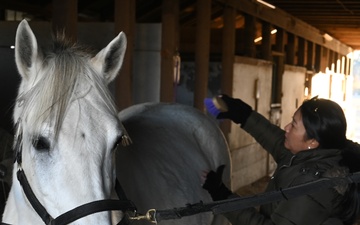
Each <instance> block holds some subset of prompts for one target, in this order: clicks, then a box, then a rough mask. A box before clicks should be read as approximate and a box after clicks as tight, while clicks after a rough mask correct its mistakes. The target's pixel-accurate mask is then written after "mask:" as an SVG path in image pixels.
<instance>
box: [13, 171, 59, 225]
mask: <svg viewBox="0 0 360 225" xmlns="http://www.w3.org/2000/svg"><path fill="white" fill-rule="evenodd" d="M16 175H17V178H18V180H19V182H20V184H21V186H22V187H23V190H24V193H25V195H26V197H27V199H28V200H29V202H30V204H31V205H32V207H33V208H34V210H35V211H36V212H37V214H38V215H39V216H40V217H41V219H42V220H43V221H44V223H45V224H50V221H52V220H53V218H52V217H51V216H50V214H49V213H48V212H47V211H46V209H45V208H44V206H43V205H42V204H41V203H40V202H39V200H38V199H37V198H36V196H35V194H34V192H33V191H32V189H31V187H30V184H29V182H28V180H27V179H26V176H25V173H24V171H23V170H22V169H19V170H18V171H17V173H16Z"/></svg>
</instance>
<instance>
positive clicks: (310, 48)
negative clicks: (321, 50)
mask: <svg viewBox="0 0 360 225" xmlns="http://www.w3.org/2000/svg"><path fill="white" fill-rule="evenodd" d="M306 69H307V70H310V71H313V70H314V43H312V42H311V41H307V57H306Z"/></svg>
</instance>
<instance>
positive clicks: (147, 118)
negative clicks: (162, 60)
mask: <svg viewBox="0 0 360 225" xmlns="http://www.w3.org/2000/svg"><path fill="white" fill-rule="evenodd" d="M125 48H126V38H125V35H124V34H123V33H120V34H119V35H118V36H116V37H115V38H114V39H113V40H112V41H111V42H110V43H109V44H108V45H107V46H106V47H105V48H104V49H102V50H101V51H100V52H99V53H97V54H96V55H95V56H93V55H91V54H90V53H89V52H87V51H85V50H84V49H82V48H80V47H79V46H75V45H71V44H69V43H66V42H65V41H64V40H63V39H61V38H60V39H57V40H55V42H54V47H53V49H52V50H51V51H47V52H42V51H40V49H39V47H38V44H37V40H36V37H35V35H34V34H33V32H32V30H31V28H30V27H29V25H28V23H27V22H26V21H25V20H24V21H22V22H21V23H20V25H19V27H18V29H17V33H16V48H15V60H16V65H17V68H18V71H19V73H20V75H21V78H22V80H21V84H20V87H19V93H18V97H17V100H16V105H15V109H14V116H13V119H14V122H15V124H16V135H15V142H14V149H15V151H16V162H15V164H14V168H13V179H12V187H11V190H10V193H9V197H8V200H7V203H6V207H5V211H4V214H3V223H5V224H12V225H23V224H26V225H31V224H36V225H39V224H44V223H45V224H73V225H74V224H77V225H85V224H86V225H91V224H94V225H95V224H96V225H99V224H101V225H107V224H116V223H118V222H119V221H120V220H121V218H123V215H124V214H123V213H121V212H119V211H107V210H112V209H115V208H116V209H118V208H117V207H118V205H119V204H117V203H118V202H115V203H116V205H117V207H108V206H104V204H107V203H109V202H110V201H111V200H109V199H114V193H115V191H114V186H115V181H116V177H118V178H119V181H120V184H121V185H122V186H123V189H124V191H125V194H126V195H127V197H128V198H129V199H130V200H132V201H133V202H134V203H135V206H136V207H137V208H138V211H139V212H146V210H148V209H150V208H155V209H166V208H173V207H181V206H185V204H187V203H194V202H199V201H204V202H210V201H211V198H210V196H209V194H208V193H207V192H206V191H205V190H203V189H202V188H201V180H200V173H201V171H202V170H206V169H216V168H217V166H219V165H221V164H227V165H230V163H229V154H228V148H227V144H226V141H225V139H224V138H223V136H222V133H221V132H220V130H219V129H218V127H217V126H216V124H215V123H214V121H212V120H211V119H209V118H208V117H206V115H204V114H203V113H201V112H199V111H197V110H195V109H193V108H192V107H189V106H180V105H177V104H143V105H138V106H133V107H130V108H128V109H126V110H124V111H122V112H121V113H120V114H119V116H118V115H117V113H118V112H117V110H116V107H115V104H114V102H113V101H112V98H111V94H110V92H109V90H108V88H107V85H108V84H109V83H110V82H111V81H112V80H113V79H114V78H115V77H116V75H117V74H118V72H119V70H120V67H121V64H122V61H123V57H124V53H125ZM119 118H120V119H119ZM120 120H122V121H123V122H124V124H125V127H126V129H128V130H129V133H130V137H131V138H132V141H133V144H132V145H130V146H129V147H126V148H128V149H126V148H125V149H122V150H121V151H120V150H117V151H115V150H116V149H117V145H118V143H119V142H123V143H124V142H126V141H127V140H129V138H128V134H127V132H126V130H125V128H124V126H123V125H122V123H121V122H120ZM116 159H117V160H116ZM116 167H117V168H116ZM227 168H228V170H227V171H226V173H225V177H226V179H227V180H228V179H229V176H228V174H229V169H230V166H228V167H227ZM97 203H99V204H97ZM100 203H101V204H100ZM110 203H114V202H113V201H111V202H110ZM89 205H90V206H93V207H92V208H96V209H95V211H94V209H92V210H93V211H94V213H92V214H90V213H85V214H84V215H83V214H82V213H83V212H82V213H80V211H81V210H82V211H84V210H85V209H86V210H87V209H88V208H89V207H87V206H89ZM126 207H129V208H131V206H126ZM74 208H75V210H73V209H74ZM98 208H101V210H99V211H101V212H97V211H96V210H97V209H98ZM107 208H109V209H107ZM77 209H81V210H77ZM67 212H72V217H74V218H73V219H71V220H66V219H65V220H61V221H68V222H66V223H65V222H64V223H60V222H59V221H58V220H57V219H56V220H53V219H55V218H61V219H63V216H64V215H68V214H67ZM70 214H71V213H70ZM80 214H81V215H80ZM88 214H89V215H88ZM54 221H56V222H54ZM122 221H124V220H122ZM212 221H213V215H212V214H211V213H203V214H198V215H195V216H189V217H185V218H183V219H178V220H168V221H165V220H164V221H162V222H160V224H189V225H195V224H210V223H211V222H212ZM57 222H59V223H57ZM142 223H148V222H146V221H145V222H142Z"/></svg>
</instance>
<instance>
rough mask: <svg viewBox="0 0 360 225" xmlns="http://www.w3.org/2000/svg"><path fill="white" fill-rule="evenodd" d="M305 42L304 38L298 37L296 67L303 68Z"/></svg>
mask: <svg viewBox="0 0 360 225" xmlns="http://www.w3.org/2000/svg"><path fill="white" fill-rule="evenodd" d="M305 43H306V42H305V40H304V38H301V37H299V38H298V50H297V56H298V62H297V65H298V66H305V49H306V45H305Z"/></svg>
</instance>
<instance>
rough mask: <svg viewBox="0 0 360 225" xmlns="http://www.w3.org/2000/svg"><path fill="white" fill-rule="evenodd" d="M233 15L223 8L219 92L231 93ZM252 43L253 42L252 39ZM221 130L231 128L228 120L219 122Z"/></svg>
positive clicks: (225, 130)
mask: <svg viewBox="0 0 360 225" xmlns="http://www.w3.org/2000/svg"><path fill="white" fill-rule="evenodd" d="M235 15H236V11H235V9H234V8H232V7H225V8H224V27H223V34H222V36H223V38H222V62H221V65H222V74H221V92H222V93H225V94H228V95H232V94H233V79H234V78H233V77H234V62H235V34H236V32H235ZM252 40H253V43H254V39H252ZM221 130H222V131H223V132H224V134H225V136H226V137H227V134H228V133H229V132H230V130H231V123H230V121H229V120H226V121H223V122H222V123H221Z"/></svg>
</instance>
